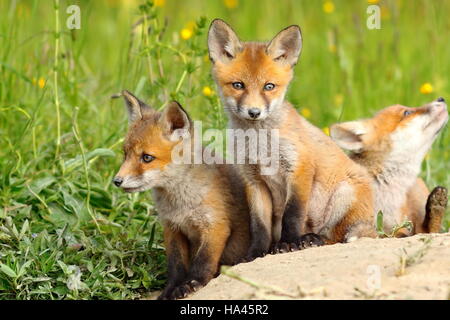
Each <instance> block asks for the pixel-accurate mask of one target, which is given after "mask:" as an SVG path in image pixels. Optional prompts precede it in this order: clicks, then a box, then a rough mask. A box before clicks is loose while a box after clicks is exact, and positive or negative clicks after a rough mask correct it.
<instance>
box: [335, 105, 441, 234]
mask: <svg viewBox="0 0 450 320" xmlns="http://www.w3.org/2000/svg"><path fill="white" fill-rule="evenodd" d="M447 120H448V113H447V105H446V104H445V100H444V99H443V98H439V99H437V100H436V101H433V102H430V103H428V104H426V105H424V106H423V107H419V108H409V107H405V106H401V105H394V106H391V107H388V108H386V109H384V110H381V111H380V112H378V113H377V114H376V115H375V116H374V117H373V118H371V119H366V120H359V121H350V122H344V123H339V124H335V125H333V126H331V128H330V135H331V137H332V139H333V140H334V141H336V143H337V144H338V145H339V146H341V147H342V148H343V149H346V150H349V151H350V152H351V158H352V159H353V160H355V161H356V162H357V163H359V164H361V165H363V166H364V167H366V168H367V170H368V172H369V174H370V175H371V177H372V186H373V190H374V205H375V212H376V213H377V212H379V211H380V210H381V211H382V212H383V222H384V229H385V232H386V233H390V232H391V231H392V228H393V227H394V226H396V225H399V224H401V223H402V222H403V221H405V220H410V221H412V222H413V225H414V230H413V233H422V232H439V231H440V225H441V221H442V217H443V215H444V211H445V207H446V204H447V191H446V190H445V188H442V187H436V188H435V189H434V190H433V192H432V193H431V195H430V197H429V199H428V204H427V197H428V194H429V191H428V189H427V187H426V186H425V183H424V182H423V180H422V179H418V178H417V177H418V175H419V172H420V167H421V163H422V161H423V159H424V158H425V155H426V153H427V152H428V150H429V149H430V148H431V145H432V144H433V141H434V140H435V139H436V137H437V135H438V133H439V131H441V129H442V128H443V127H444V126H445V124H446V123H447ZM425 208H427V210H425ZM426 211H427V212H426ZM405 232H406V231H403V230H402V235H407V234H406V233H405Z"/></svg>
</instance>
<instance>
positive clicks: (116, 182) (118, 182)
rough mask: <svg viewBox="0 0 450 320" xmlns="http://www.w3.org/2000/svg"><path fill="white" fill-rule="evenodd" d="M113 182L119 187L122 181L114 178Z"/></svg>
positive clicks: (119, 178)
mask: <svg viewBox="0 0 450 320" xmlns="http://www.w3.org/2000/svg"><path fill="white" fill-rule="evenodd" d="M113 182H114V184H115V185H116V186H117V187H120V185H121V184H122V182H123V179H122V178H121V177H114V179H113Z"/></svg>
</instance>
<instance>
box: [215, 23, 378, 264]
mask: <svg viewBox="0 0 450 320" xmlns="http://www.w3.org/2000/svg"><path fill="white" fill-rule="evenodd" d="M208 47H209V55H210V59H211V61H212V63H213V70H212V71H213V76H214V79H215V81H216V83H217V85H218V89H219V93H220V96H221V98H222V101H223V104H224V107H225V109H226V110H227V112H228V114H229V118H230V126H231V128H235V129H244V130H245V129H268V130H270V129H278V130H279V137H280V150H279V151H280V155H279V160H280V168H279V170H278V173H276V174H275V175H262V174H261V166H259V165H257V164H256V165H252V164H246V165H243V166H241V167H240V172H241V174H242V176H243V177H244V179H245V184H246V191H247V196H248V202H249V206H250V215H251V234H252V241H251V247H250V249H249V254H248V258H249V259H252V258H254V257H257V256H261V255H264V254H265V253H266V252H267V251H268V250H269V247H270V245H271V243H272V244H273V243H277V242H278V241H280V240H281V243H289V244H292V245H291V248H290V249H291V250H292V248H294V249H295V248H296V247H297V246H298V245H302V244H303V243H304V242H316V243H321V241H322V240H321V238H320V237H318V236H317V235H320V236H322V237H323V238H325V239H327V240H330V241H333V242H336V241H339V242H340V241H348V240H350V239H354V238H355V237H359V236H375V227H374V222H373V201H372V193H371V188H370V178H369V176H368V175H367V172H366V171H365V170H364V168H362V167H360V166H359V165H358V164H355V163H354V162H353V161H352V160H351V159H350V158H349V157H347V155H346V154H345V153H344V152H343V151H342V150H341V149H340V148H339V147H338V146H337V145H336V144H335V143H334V142H333V141H332V140H331V139H330V138H329V137H328V136H326V135H325V134H324V133H323V132H322V131H321V130H320V129H318V128H316V127H315V126H313V125H311V124H310V123H309V122H308V121H306V120H305V119H304V118H303V117H301V116H300V115H299V114H298V113H297V111H296V110H295V109H294V108H293V107H292V105H290V104H289V102H287V101H285V100H284V96H285V93H286V90H287V87H288V85H289V83H290V81H291V79H292V76H293V67H294V65H295V64H296V62H297V59H298V57H299V55H300V51H301V47H302V37H301V32H300V28H299V27H298V26H290V27H288V28H286V29H284V30H282V31H281V32H280V33H278V34H277V35H276V36H275V37H274V38H273V39H272V40H271V41H270V42H269V43H260V42H242V41H240V40H239V38H238V36H237V35H236V33H235V32H234V31H233V30H232V29H231V27H230V26H229V25H227V24H226V23H225V22H224V21H222V20H219V19H216V20H214V21H213V22H212V24H211V26H210V29H209V34H208ZM243 151H244V150H241V152H243ZM238 152H239V151H238ZM308 233H309V234H308ZM311 233H312V234H311Z"/></svg>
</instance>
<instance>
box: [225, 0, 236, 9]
mask: <svg viewBox="0 0 450 320" xmlns="http://www.w3.org/2000/svg"><path fill="white" fill-rule="evenodd" d="M223 3H224V4H225V7H227V8H228V9H234V8H236V7H237V6H238V4H239V0H223Z"/></svg>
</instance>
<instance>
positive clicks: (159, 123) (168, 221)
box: [113, 91, 250, 299]
mask: <svg viewBox="0 0 450 320" xmlns="http://www.w3.org/2000/svg"><path fill="white" fill-rule="evenodd" d="M122 96H123V97H124V98H125V102H126V106H127V109H128V116H129V130H128V134H127V136H126V139H125V143H124V153H125V159H124V161H123V164H122V166H121V167H120V170H119V172H118V173H117V175H116V177H115V178H114V180H113V181H114V184H115V185H116V186H117V187H120V188H122V189H123V190H124V191H126V192H140V191H145V190H148V189H152V190H153V199H154V202H155V204H156V208H157V210H158V214H159V218H160V220H161V222H162V224H163V227H164V242H165V247H166V250H167V260H168V284H167V286H166V288H165V289H164V291H163V292H162V293H161V295H160V296H159V299H179V298H184V297H186V296H187V295H188V294H189V293H191V292H192V291H195V290H197V289H198V288H200V287H201V286H204V285H205V284H206V283H208V282H209V280H211V278H213V277H214V276H215V275H216V274H217V272H218V270H219V265H221V264H226V265H233V264H236V263H238V262H240V261H241V260H242V259H243V257H245V254H246V253H247V249H248V246H249V242H250V239H249V238H250V231H249V224H250V223H249V216H248V207H247V205H246V199H245V195H242V192H240V191H239V190H242V189H243V185H242V182H241V181H240V178H239V176H238V175H237V174H236V173H235V172H233V167H232V166H225V165H206V164H189V163H187V164H184V163H183V164H178V163H175V161H174V155H176V154H175V153H174V152H175V151H174V150H177V149H176V147H177V146H178V145H179V144H180V143H183V142H186V141H184V139H191V137H192V136H193V135H192V134H187V137H186V133H192V132H193V125H192V122H191V120H190V119H189V116H188V114H187V113H186V111H184V109H183V108H182V107H181V106H180V105H179V104H178V103H177V102H172V103H170V104H169V105H168V106H167V107H166V108H165V109H164V110H163V111H162V112H158V111H156V110H154V109H152V108H150V107H149V106H147V105H146V104H145V103H143V102H142V101H140V100H139V99H138V98H136V97H135V96H133V95H132V94H131V93H130V92H128V91H123V92H122ZM180 132H181V133H183V134H180ZM191 150H192V149H191Z"/></svg>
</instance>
